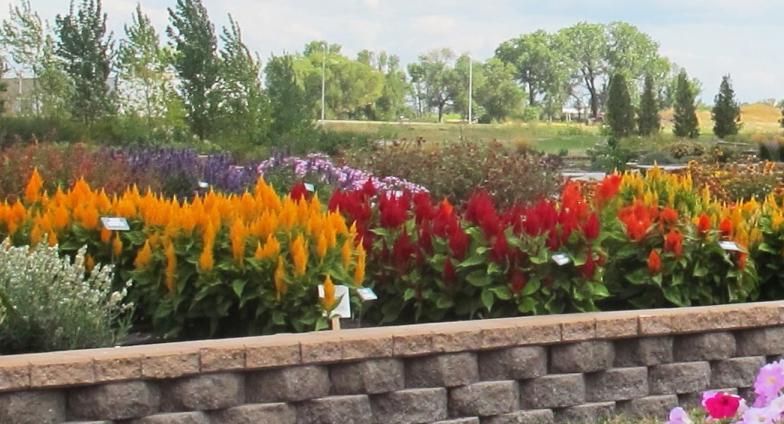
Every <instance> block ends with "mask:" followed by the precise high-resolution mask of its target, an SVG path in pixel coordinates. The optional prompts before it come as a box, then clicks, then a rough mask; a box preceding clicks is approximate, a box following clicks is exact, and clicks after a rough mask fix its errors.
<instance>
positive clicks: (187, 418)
mask: <svg viewBox="0 0 784 424" xmlns="http://www.w3.org/2000/svg"><path fill="white" fill-rule="evenodd" d="M131 424H210V418H209V417H208V416H207V414H205V413H204V412H174V413H168V414H156V415H150V416H147V417H144V418H139V419H137V420H133V421H131ZM226 424H229V422H226Z"/></svg>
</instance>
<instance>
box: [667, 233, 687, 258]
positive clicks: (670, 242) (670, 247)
mask: <svg viewBox="0 0 784 424" xmlns="http://www.w3.org/2000/svg"><path fill="white" fill-rule="evenodd" d="M664 251H665V252H672V253H674V254H675V256H680V255H681V254H682V253H683V234H681V232H680V231H678V230H676V229H672V230H670V232H669V233H667V235H666V236H664Z"/></svg>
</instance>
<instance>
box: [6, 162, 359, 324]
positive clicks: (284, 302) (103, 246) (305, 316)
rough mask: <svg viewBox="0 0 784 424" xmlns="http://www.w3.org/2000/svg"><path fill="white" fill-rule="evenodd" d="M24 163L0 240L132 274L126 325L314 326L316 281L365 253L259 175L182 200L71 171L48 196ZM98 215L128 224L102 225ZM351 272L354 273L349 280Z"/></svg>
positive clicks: (322, 216)
mask: <svg viewBox="0 0 784 424" xmlns="http://www.w3.org/2000/svg"><path fill="white" fill-rule="evenodd" d="M42 186H43V183H42V181H41V178H40V176H39V175H38V173H37V172H34V173H33V175H32V177H31V178H30V182H29V184H28V185H27V189H26V190H25V196H24V200H20V201H18V202H15V203H13V204H11V203H7V202H5V203H2V204H0V237H9V238H10V239H11V240H12V241H13V242H14V243H15V244H31V245H35V244H37V243H39V242H43V240H48V243H49V244H50V245H56V244H59V249H60V252H61V253H63V254H74V253H75V252H76V250H77V249H78V248H79V247H81V246H83V245H86V246H87V253H88V255H89V257H90V258H92V259H94V260H95V261H96V262H98V263H111V264H113V265H115V268H116V269H117V274H118V281H120V280H121V281H126V280H127V279H131V280H133V284H132V286H131V287H130V288H129V298H130V299H131V300H133V301H134V302H135V303H136V304H137V310H136V311H137V322H138V323H140V324H146V325H150V326H152V328H153V329H154V330H155V332H156V333H159V334H163V335H166V336H171V337H199V336H208V335H218V336H227V335H246V334H265V333H272V332H279V331H306V330H312V329H317V328H323V327H325V326H326V325H327V321H326V319H325V318H324V316H323V315H324V314H323V305H322V304H321V302H320V301H319V298H318V293H317V290H316V287H317V286H318V284H321V283H322V282H323V281H324V280H325V278H327V277H329V279H330V281H334V282H335V284H345V285H349V286H352V287H357V286H359V285H361V283H362V279H363V278H364V266H365V263H364V262H365V253H364V251H363V250H362V248H361V247H357V245H358V240H355V237H356V235H355V233H354V232H352V231H350V229H349V227H348V226H347V224H346V221H345V220H344V218H343V217H342V216H341V215H340V214H339V213H337V212H329V211H327V210H326V208H325V207H324V206H323V205H322V204H321V203H320V202H319V200H318V199H317V198H315V197H314V198H312V199H310V200H306V199H299V200H294V199H292V198H291V197H290V196H280V195H278V194H277V193H276V192H275V191H274V190H273V189H272V188H271V187H270V186H269V185H267V184H266V183H265V182H264V181H263V180H259V182H258V183H257V184H256V186H255V188H254V189H253V191H252V192H246V193H244V194H242V195H225V194H219V193H215V192H209V193H206V194H204V195H201V196H196V197H194V198H193V199H191V200H188V201H181V200H179V199H177V198H176V197H171V198H168V197H163V196H160V195H157V194H155V193H152V192H149V191H148V192H145V193H142V192H141V191H140V190H138V189H137V188H135V187H131V188H129V189H127V190H126V191H125V192H123V193H122V194H119V195H115V196H111V197H110V196H108V195H107V194H105V193H104V192H103V191H101V190H94V189H92V188H91V187H90V186H89V185H88V184H87V183H86V182H84V181H83V180H79V181H77V182H76V183H75V184H74V186H73V187H72V188H70V189H68V190H61V189H58V190H57V191H56V192H55V193H54V194H52V195H49V194H48V193H45V192H43V191H42ZM105 216H113V217H123V218H126V219H127V221H128V223H129V226H130V230H129V231H119V232H115V231H108V230H106V229H104V228H103V227H102V225H101V221H100V218H101V217H105ZM358 276H359V280H357V277H358Z"/></svg>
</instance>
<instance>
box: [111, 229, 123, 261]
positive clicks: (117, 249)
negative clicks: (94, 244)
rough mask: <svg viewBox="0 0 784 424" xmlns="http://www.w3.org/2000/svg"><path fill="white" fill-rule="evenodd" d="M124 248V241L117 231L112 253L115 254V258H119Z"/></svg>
mask: <svg viewBox="0 0 784 424" xmlns="http://www.w3.org/2000/svg"><path fill="white" fill-rule="evenodd" d="M122 250H123V242H122V240H121V239H120V233H116V234H115V235H114V240H113V241H112V254H114V257H115V258H117V257H119V256H120V254H122Z"/></svg>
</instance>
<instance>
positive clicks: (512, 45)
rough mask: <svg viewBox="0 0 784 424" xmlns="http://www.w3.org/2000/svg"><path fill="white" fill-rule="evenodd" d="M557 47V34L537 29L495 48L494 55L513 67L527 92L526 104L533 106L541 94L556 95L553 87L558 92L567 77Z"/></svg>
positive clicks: (559, 50)
mask: <svg viewBox="0 0 784 424" xmlns="http://www.w3.org/2000/svg"><path fill="white" fill-rule="evenodd" d="M560 47H561V46H559V45H558V40H557V37H556V36H554V35H552V34H549V33H547V32H546V31H543V30H539V31H536V32H533V33H530V34H523V35H521V36H520V37H517V38H513V39H511V40H508V41H504V42H503V43H501V45H500V46H498V48H496V49H495V57H497V58H498V59H500V60H502V61H503V62H505V63H508V64H511V65H512V66H514V69H515V78H516V79H517V80H518V81H519V82H520V84H522V85H523V86H524V87H525V90H526V92H527V93H528V106H536V105H537V104H538V103H539V99H540V97H541V96H547V95H549V96H550V97H551V98H552V97H556V96H554V94H555V93H554V90H553V89H555V90H558V91H560V90H561V89H562V88H563V85H564V82H565V81H566V80H568V78H569V70H568V68H567V67H566V66H565V60H564V49H562V48H560Z"/></svg>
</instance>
